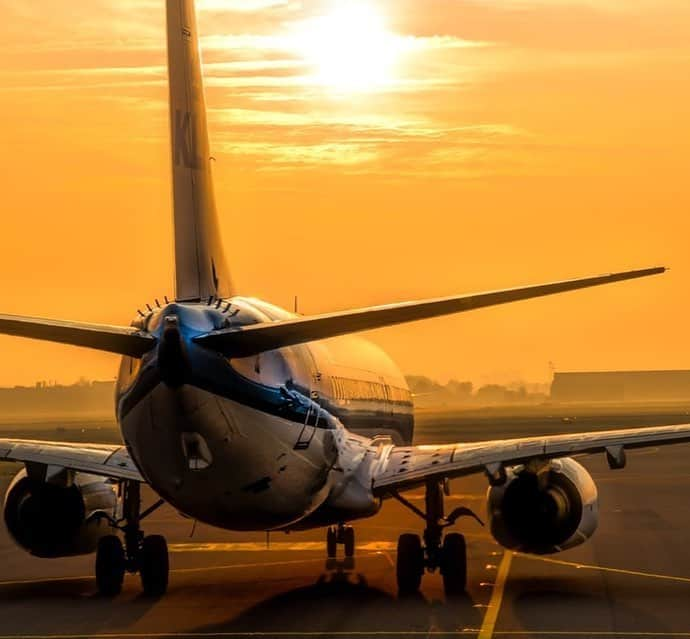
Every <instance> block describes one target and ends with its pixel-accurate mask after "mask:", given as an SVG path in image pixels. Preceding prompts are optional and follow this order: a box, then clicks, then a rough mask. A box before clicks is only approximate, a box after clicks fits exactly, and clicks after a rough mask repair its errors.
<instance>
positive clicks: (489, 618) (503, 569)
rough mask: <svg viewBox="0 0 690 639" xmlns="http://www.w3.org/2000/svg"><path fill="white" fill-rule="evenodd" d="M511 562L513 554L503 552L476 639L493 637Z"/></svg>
mask: <svg viewBox="0 0 690 639" xmlns="http://www.w3.org/2000/svg"><path fill="white" fill-rule="evenodd" d="M512 561H513V553H512V552H511V551H510V550H506V551H504V553H503V559H501V564H500V565H499V567H498V573H497V574H496V582H495V583H494V589H493V591H492V592H491V600H490V601H489V607H488V608H487V610H486V614H485V615H484V621H483V622H482V627H481V629H480V630H479V635H478V637H477V639H491V637H493V636H494V628H495V627H496V621H497V619H498V613H499V612H500V610H501V603H502V602H503V591H504V590H505V585H506V581H507V580H508V573H509V572H510V564H511V562H512Z"/></svg>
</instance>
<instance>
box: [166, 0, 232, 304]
mask: <svg viewBox="0 0 690 639" xmlns="http://www.w3.org/2000/svg"><path fill="white" fill-rule="evenodd" d="M166 6H167V26H168V78H169V85H170V140H171V149H172V178H173V209H174V220H173V222H174V230H175V296H176V299H177V300H178V301H192V300H200V299H204V298H207V297H209V296H217V297H228V296H230V295H232V290H231V289H232V286H231V282H230V277H229V274H228V269H227V266H226V263H225V257H224V255H223V248H222V245H221V241H220V235H219V232H218V220H217V215H216V203H215V197H214V194H213V180H212V176H211V157H210V152H209V143H208V128H207V125H206V101H205V99H204V87H203V83H202V79H201V55H200V52H199V38H198V33H197V24H196V13H195V9H194V1H193V0H166Z"/></svg>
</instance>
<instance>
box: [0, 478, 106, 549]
mask: <svg viewBox="0 0 690 639" xmlns="http://www.w3.org/2000/svg"><path fill="white" fill-rule="evenodd" d="M116 504H117V497H116V494H115V489H114V487H113V486H112V485H111V484H110V483H109V482H108V480H107V479H104V478H103V477H96V476H94V475H87V474H85V473H70V472H68V471H62V472H61V473H60V474H59V475H58V476H57V477H53V478H51V480H49V481H47V482H46V481H40V480H36V479H32V478H30V477H29V476H28V475H27V473H26V470H22V471H20V472H19V473H18V474H17V475H16V476H15V478H14V479H13V480H12V483H11V484H10V487H9V488H8V490H7V494H6V495H5V506H4V513H3V514H4V518H5V524H6V525H7V530H8V531H9V533H10V535H12V538H13V539H14V540H15V542H16V543H17V544H18V545H19V546H21V547H22V548H24V549H25V550H27V551H28V552H30V553H31V554H32V555H35V556H37V557H45V558H54V557H68V556H72V555H85V554H88V553H91V552H93V551H94V550H96V546H97V545H98V540H99V539H100V538H101V537H103V536H104V535H107V534H110V533H112V529H111V527H110V525H109V524H108V522H107V520H106V518H104V517H99V516H98V515H99V513H104V514H105V513H107V514H109V515H112V514H113V513H114V509H115V506H116Z"/></svg>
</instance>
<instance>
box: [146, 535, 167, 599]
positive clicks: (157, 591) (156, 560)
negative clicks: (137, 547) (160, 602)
mask: <svg viewBox="0 0 690 639" xmlns="http://www.w3.org/2000/svg"><path fill="white" fill-rule="evenodd" d="M169 572H170V565H169V560H168V544H167V542H166V541H165V537H163V536H162V535H147V536H146V537H144V541H143V543H142V544H141V551H140V554H139V575H140V576H141V585H142V588H143V589H144V594H146V595H148V596H150V597H160V596H161V595H164V594H165V591H166V590H167V589H168V574H169Z"/></svg>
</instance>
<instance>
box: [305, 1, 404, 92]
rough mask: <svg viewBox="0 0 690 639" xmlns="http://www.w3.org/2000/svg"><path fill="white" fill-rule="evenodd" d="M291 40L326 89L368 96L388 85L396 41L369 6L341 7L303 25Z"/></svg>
mask: <svg viewBox="0 0 690 639" xmlns="http://www.w3.org/2000/svg"><path fill="white" fill-rule="evenodd" d="M295 35H296V43H297V48H298V49H299V51H300V53H301V54H302V56H303V57H304V59H305V60H306V61H307V63H309V64H310V65H311V66H313V67H314V69H315V78H316V80H317V81H318V83H319V84H321V85H323V86H325V87H328V88H331V89H333V90H335V91H339V92H340V91H342V92H359V91H373V90H376V89H379V88H382V87H385V86H386V85H389V84H391V83H392V82H393V79H394V78H393V75H394V66H395V62H396V59H397V57H398V54H399V50H400V41H399V40H400V39H399V37H397V36H396V35H395V34H394V33H392V32H391V31H389V30H388V28H387V26H386V22H385V20H384V17H383V16H382V15H381V13H380V12H379V11H378V10H377V9H376V7H375V6H374V5H373V4H372V3H371V2H363V1H362V2H353V1H352V0H349V1H343V2H342V3H340V4H338V5H337V6H336V7H335V8H334V9H333V10H332V11H331V12H330V13H327V14H325V15H323V16H319V17H317V18H313V19H310V20H307V21H305V22H304V23H302V24H301V25H300V27H299V29H298V32H297V33H296V34H295Z"/></svg>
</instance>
